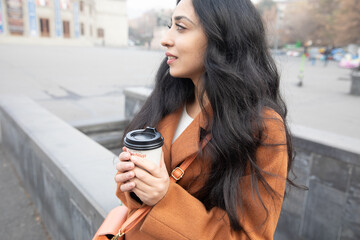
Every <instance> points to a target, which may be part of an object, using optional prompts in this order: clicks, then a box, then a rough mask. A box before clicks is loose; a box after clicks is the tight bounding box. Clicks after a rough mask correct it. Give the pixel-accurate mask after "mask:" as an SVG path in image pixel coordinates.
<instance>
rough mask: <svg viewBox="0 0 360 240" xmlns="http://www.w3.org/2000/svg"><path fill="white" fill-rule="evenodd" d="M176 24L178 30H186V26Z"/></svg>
mask: <svg viewBox="0 0 360 240" xmlns="http://www.w3.org/2000/svg"><path fill="white" fill-rule="evenodd" d="M175 25H176V30H185V29H186V28H185V27H183V26H181V25H180V24H175Z"/></svg>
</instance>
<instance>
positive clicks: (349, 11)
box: [335, 0, 360, 45]
mask: <svg viewBox="0 0 360 240" xmlns="http://www.w3.org/2000/svg"><path fill="white" fill-rule="evenodd" d="M335 29H336V31H337V34H336V43H338V44H341V45H346V44H350V43H355V44H360V0H342V1H341V3H340V6H339V11H338V16H337V19H336V26H335Z"/></svg>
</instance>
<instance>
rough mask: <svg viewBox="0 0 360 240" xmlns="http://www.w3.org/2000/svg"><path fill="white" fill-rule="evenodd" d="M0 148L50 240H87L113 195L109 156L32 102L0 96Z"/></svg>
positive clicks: (113, 201)
mask: <svg viewBox="0 0 360 240" xmlns="http://www.w3.org/2000/svg"><path fill="white" fill-rule="evenodd" d="M0 121H1V136H2V145H3V146H4V147H5V149H6V155H7V156H8V157H10V158H11V160H12V162H13V163H14V165H15V167H16V169H17V172H18V173H19V175H20V177H21V178H22V181H23V183H24V185H25V188H26V189H27V191H28V192H29V193H30V195H31V197H32V199H33V201H34V203H35V205H36V207H37V209H38V210H39V212H40V215H41V217H42V219H43V222H44V223H45V225H46V227H47V229H48V231H49V233H50V234H51V236H52V238H53V239H87V240H88V239H91V237H92V235H93V234H94V232H95V231H96V229H97V228H98V227H99V225H100V224H101V222H102V221H103V219H104V217H105V216H106V214H107V212H108V211H109V210H110V209H111V208H113V207H115V206H116V205H119V204H120V201H119V200H118V199H117V198H116V197H115V188H116V186H115V182H114V175H115V173H116V171H115V169H114V168H113V164H112V159H113V156H114V155H113V154H112V153H111V152H110V151H108V150H107V149H105V148H104V147H102V146H100V145H99V144H97V143H96V142H94V141H93V140H91V139H90V138H88V137H87V136H85V135H84V134H82V133H81V132H79V131H78V130H76V129H74V128H73V127H71V126H70V125H68V124H67V123H65V122H64V121H62V120H61V119H59V118H57V117H56V116H54V115H53V114H51V113H50V112H48V111H47V110H45V109H43V108H41V107H40V106H39V105H37V104H36V103H34V102H33V101H32V100H30V99H28V98H26V97H22V96H1V97H0Z"/></svg>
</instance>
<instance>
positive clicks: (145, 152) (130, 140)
mask: <svg viewBox="0 0 360 240" xmlns="http://www.w3.org/2000/svg"><path fill="white" fill-rule="evenodd" d="M163 144H164V138H163V137H162V136H161V134H160V132H158V131H156V129H155V128H151V127H147V128H145V129H138V130H133V131H131V132H129V133H127V134H126V136H125V138H124V145H125V147H126V148H127V149H128V151H129V152H130V153H131V154H133V155H137V156H140V157H143V158H145V159H147V160H150V161H152V162H154V163H155V164H156V165H158V166H160V158H161V147H162V145H163Z"/></svg>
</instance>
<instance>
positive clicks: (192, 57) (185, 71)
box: [161, 0, 207, 83]
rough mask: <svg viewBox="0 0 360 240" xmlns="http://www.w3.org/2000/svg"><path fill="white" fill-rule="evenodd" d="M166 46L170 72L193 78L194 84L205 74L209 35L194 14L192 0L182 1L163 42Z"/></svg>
mask: <svg viewBox="0 0 360 240" xmlns="http://www.w3.org/2000/svg"><path fill="white" fill-rule="evenodd" d="M161 45H163V46H164V47H167V49H168V50H167V52H166V56H168V61H167V64H169V67H170V75H171V76H173V77H179V78H191V79H192V80H193V82H194V83H197V81H198V80H199V79H200V77H201V76H202V75H203V73H204V53H205V49H206V46H207V38H206V36H205V33H204V31H203V28H202V26H201V24H200V22H199V19H198V17H197V16H196V14H195V10H194V7H193V5H192V0H182V1H181V2H180V3H179V4H178V5H177V7H176V9H175V12H174V14H173V16H172V23H171V27H170V29H169V31H168V32H167V33H166V35H165V36H164V38H163V39H162V41H161Z"/></svg>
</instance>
